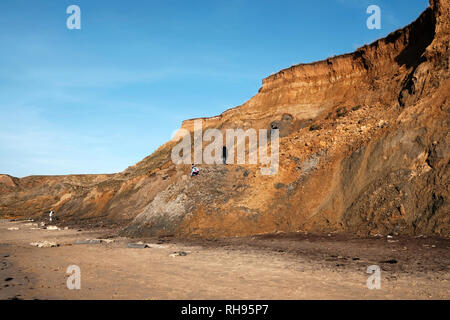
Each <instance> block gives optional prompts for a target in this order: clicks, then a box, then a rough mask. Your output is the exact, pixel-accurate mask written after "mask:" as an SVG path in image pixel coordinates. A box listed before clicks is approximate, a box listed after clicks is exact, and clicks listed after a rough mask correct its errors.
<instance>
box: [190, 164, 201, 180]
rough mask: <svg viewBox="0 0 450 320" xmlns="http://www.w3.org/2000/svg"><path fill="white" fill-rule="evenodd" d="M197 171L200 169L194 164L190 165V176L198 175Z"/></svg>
mask: <svg viewBox="0 0 450 320" xmlns="http://www.w3.org/2000/svg"><path fill="white" fill-rule="evenodd" d="M199 172H200V170H199V169H198V168H197V167H196V166H195V165H192V168H191V177H193V176H196V175H198V174H199Z"/></svg>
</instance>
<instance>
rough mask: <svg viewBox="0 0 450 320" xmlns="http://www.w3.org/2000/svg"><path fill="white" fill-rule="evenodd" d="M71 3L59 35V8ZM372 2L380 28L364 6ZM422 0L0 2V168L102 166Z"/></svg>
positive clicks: (114, 165) (123, 163)
mask: <svg viewBox="0 0 450 320" xmlns="http://www.w3.org/2000/svg"><path fill="white" fill-rule="evenodd" d="M72 4H76V5H78V6H79V7H80V8H81V30H69V29H67V27H66V20H67V18H68V17H69V15H68V14H67V13H66V8H67V7H68V6H69V5H72ZM371 4H375V5H378V6H379V7H380V8H381V27H382V29H381V30H369V29H368V28H367V27H366V20H367V18H368V17H369V15H368V14H367V13H366V9H367V7H368V6H369V5H371ZM427 6H428V1H427V0H395V1H391V0H367V1H366V0H323V1H302V0H295V1H291V0H277V1H275V0H207V1H197V0H189V1H188V0H178V1H173V0H160V1H153V0H145V1H144V0H133V1H130V0H128V1H125V0H123V1H115V0H108V1H100V0H70V1H67V0H33V1H30V0H1V1H0V48H1V50H0V114H1V120H0V173H6V174H10V175H13V176H18V177H23V176H27V175H35V174H72V173H111V172H119V171H122V170H124V169H125V168H126V167H128V166H129V165H132V164H134V163H136V162H138V161H139V160H141V159H142V158H144V157H145V156H147V155H149V154H151V153H152V152H153V151H154V150H155V149H156V148H158V147H159V146H160V145H161V144H163V143H164V142H166V141H167V140H169V139H170V137H171V135H172V133H173V132H174V131H175V130H176V129H177V128H179V126H180V124H181V121H182V120H184V119H188V118H193V117H202V116H213V115H217V114H220V113H221V112H222V111H224V110H226V109H228V108H230V107H234V106H237V105H240V104H242V103H244V102H245V101H247V100H248V99H249V98H251V97H252V96H253V95H255V94H256V93H257V91H258V89H259V87H260V86H261V80H262V79H263V78H264V77H266V76H268V75H270V74H272V73H274V72H276V71H279V70H281V69H283V68H287V67H289V66H291V65H293V64H298V63H304V62H312V61H316V60H322V59H325V58H327V57H329V56H333V55H338V54H343V53H347V52H351V51H354V49H355V48H357V47H360V46H362V45H364V44H368V43H371V42H372V41H374V40H376V39H378V38H380V37H384V36H385V35H387V34H388V33H390V32H392V31H394V30H396V29H398V28H401V27H403V26H405V25H407V24H408V23H410V22H412V21H413V20H414V19H416V18H417V17H418V16H419V14H420V13H421V12H422V11H423V10H424V9H425V8H426V7H427Z"/></svg>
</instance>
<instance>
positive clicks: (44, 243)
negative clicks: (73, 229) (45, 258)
mask: <svg viewBox="0 0 450 320" xmlns="http://www.w3.org/2000/svg"><path fill="white" fill-rule="evenodd" d="M30 245H32V246H34V247H38V248H53V247H59V244H58V243H56V242H50V241H39V242H31V243H30Z"/></svg>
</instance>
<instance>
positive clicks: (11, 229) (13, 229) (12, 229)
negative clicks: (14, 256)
mask: <svg viewBox="0 0 450 320" xmlns="http://www.w3.org/2000/svg"><path fill="white" fill-rule="evenodd" d="M8 230H10V231H16V230H19V228H17V227H11V228H8Z"/></svg>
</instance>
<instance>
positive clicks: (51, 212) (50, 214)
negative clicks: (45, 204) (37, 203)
mask: <svg viewBox="0 0 450 320" xmlns="http://www.w3.org/2000/svg"><path fill="white" fill-rule="evenodd" d="M49 216H50V222H51V221H52V216H53V210H52V211H50V213H49Z"/></svg>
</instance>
